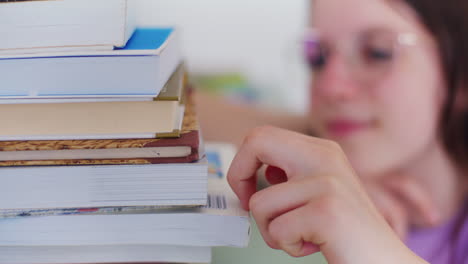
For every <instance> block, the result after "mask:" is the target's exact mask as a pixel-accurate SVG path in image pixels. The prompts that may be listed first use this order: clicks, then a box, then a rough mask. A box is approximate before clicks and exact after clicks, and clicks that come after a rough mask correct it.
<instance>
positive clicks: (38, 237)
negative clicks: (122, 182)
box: [0, 144, 250, 247]
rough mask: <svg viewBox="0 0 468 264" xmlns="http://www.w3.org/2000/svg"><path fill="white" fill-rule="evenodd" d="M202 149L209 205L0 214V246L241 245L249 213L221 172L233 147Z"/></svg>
mask: <svg viewBox="0 0 468 264" xmlns="http://www.w3.org/2000/svg"><path fill="white" fill-rule="evenodd" d="M206 152H207V153H212V154H210V155H208V157H209V158H210V157H211V158H210V163H211V165H210V167H214V168H213V169H211V170H210V173H209V175H208V198H207V204H206V206H204V207H202V208H167V209H161V208H159V209H158V208H154V207H115V208H114V210H113V211H110V212H109V211H108V210H109V208H108V209H107V210H104V211H100V210H97V211H92V212H86V211H84V212H78V213H76V214H71V215H70V214H60V213H58V214H57V213H56V214H54V215H43V216H28V215H19V216H16V217H7V218H2V219H0V233H1V234H2V236H0V246H80V245H97V246H99V245H121V244H138V245H178V246H202V247H214V246H233V247H245V246H247V244H248V241H249V233H250V218H249V213H248V212H247V211H245V210H244V209H242V207H241V205H240V201H239V200H238V198H237V197H236V195H235V194H234V193H233V191H232V190H231V189H230V187H229V184H228V182H227V179H226V177H225V175H226V172H227V169H228V167H229V165H230V162H231V160H232V158H233V157H234V154H235V149H234V148H233V147H232V146H230V145H220V144H216V145H212V144H207V145H206ZM213 157H216V158H213ZM219 168H221V169H219ZM0 186H4V185H0ZM24 190H29V189H24ZM0 194H1V192H0ZM205 198H206V197H205ZM1 200H2V199H0V201H1Z"/></svg>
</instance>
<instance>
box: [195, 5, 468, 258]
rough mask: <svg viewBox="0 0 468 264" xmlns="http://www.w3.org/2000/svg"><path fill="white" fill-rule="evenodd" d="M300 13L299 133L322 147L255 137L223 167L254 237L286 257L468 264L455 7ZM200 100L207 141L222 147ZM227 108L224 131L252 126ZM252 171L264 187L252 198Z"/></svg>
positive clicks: (467, 56)
mask: <svg viewBox="0 0 468 264" xmlns="http://www.w3.org/2000/svg"><path fill="white" fill-rule="evenodd" d="M312 10H313V11H312V12H313V14H312V21H311V25H312V27H313V29H311V30H310V31H309V32H308V33H307V36H306V38H305V43H304V46H305V51H306V52H305V53H306V57H307V60H308V62H309V65H310V67H311V71H312V72H313V73H314V76H313V82H312V87H313V89H312V90H311V91H312V97H311V98H312V103H311V111H310V115H309V118H308V120H309V122H308V127H309V128H312V129H313V131H314V132H316V133H317V135H318V136H320V138H321V139H319V138H315V137H310V136H306V135H304V134H302V133H297V132H292V131H289V130H283V129H280V128H275V127H269V126H263V127H259V128H256V129H254V130H253V131H252V132H251V133H250V134H249V135H248V136H247V137H246V138H245V140H244V141H243V144H242V145H241V147H240V148H239V153H238V155H237V156H236V158H235V159H234V161H233V162H232V165H231V168H230V171H229V174H228V179H229V181H230V184H231V186H232V188H233V190H234V191H235V192H236V194H237V195H238V197H239V198H240V200H241V202H242V204H243V206H244V207H245V208H246V209H249V210H250V211H251V212H252V215H253V216H254V218H255V220H256V221H257V224H258V226H259V229H260V232H261V233H262V236H263V237H264V239H265V241H266V242H267V243H268V244H269V245H270V246H271V247H272V248H276V249H282V250H284V251H286V252H287V253H289V254H290V255H292V256H305V255H308V254H311V253H314V252H317V251H319V250H320V251H322V253H323V254H324V256H325V258H326V259H327V261H328V262H329V263H331V264H335V263H336V264H337V263H358V264H366V263H426V262H425V261H428V262H430V263H433V264H437V263H459V264H466V263H468V206H467V203H466V200H467V178H468V176H467V174H468V171H467V169H468V168H467V164H468V102H466V99H467V98H468V97H467V91H468V49H467V47H468V19H467V14H468V2H467V1H465V0H445V1H433V0H314V1H313V9H312ZM200 105H201V106H202V108H201V109H200V115H201V119H202V125H203V129H204V130H205V132H206V134H207V136H208V139H218V140H219V139H223V138H219V137H211V135H215V133H216V134H217V135H220V133H219V132H220V131H219V130H217V129H216V128H219V125H220V124H219V123H217V124H216V125H215V126H211V125H210V124H206V120H208V119H211V117H209V115H212V114H213V111H212V108H211V109H210V110H209V111H210V114H209V115H207V114H206V113H207V112H208V111H205V110H204V109H203V107H204V103H200ZM231 110H232V111H231V114H230V117H232V119H230V123H231V128H232V129H229V128H227V130H230V132H231V133H230V134H231V135H232V134H242V133H243V131H244V130H245V129H246V127H248V126H250V125H253V124H257V123H258V122H256V121H254V122H251V123H248V122H244V123H243V125H241V124H242V123H240V122H238V123H236V122H234V121H235V120H234V119H235V118H236V117H235V115H234V114H235V112H233V111H234V110H233V109H231ZM236 111H246V112H244V113H243V114H242V116H239V117H238V118H239V120H240V118H245V117H246V116H254V115H250V114H248V113H247V112H248V111H247V110H236ZM257 117H258V120H260V119H262V120H265V119H268V120H267V121H266V122H268V123H273V124H275V125H278V126H284V127H287V128H294V129H296V130H299V131H301V132H304V131H305V130H306V128H305V127H304V126H301V125H300V124H305V122H302V123H301V122H300V121H299V119H294V120H296V121H293V119H287V118H284V117H281V118H280V119H275V118H274V117H272V116H265V115H260V116H257ZM218 120H219V119H218ZM285 120H290V121H285ZM233 124H234V125H233ZM215 127H216V128H215ZM236 129H237V130H236ZM212 131H213V132H212ZM221 135H222V134H221ZM228 135H229V134H228ZM262 165H267V170H266V176H267V179H268V180H269V182H270V183H271V184H272V186H270V187H268V188H266V189H264V190H261V191H257V190H256V185H255V183H256V179H255V175H256V172H257V170H258V169H259V168H260V167H261V166H262ZM391 227H392V228H391Z"/></svg>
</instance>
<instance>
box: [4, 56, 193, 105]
mask: <svg viewBox="0 0 468 264" xmlns="http://www.w3.org/2000/svg"><path fill="white" fill-rule="evenodd" d="M185 85H186V70H185V66H184V64H183V63H182V64H180V65H179V66H178V67H177V69H176V71H175V72H174V73H173V74H172V75H171V77H170V78H169V80H168V81H167V83H166V84H165V85H164V87H163V88H162V89H161V91H160V92H159V94H158V96H156V97H148V96H146V97H79V98H76V97H59V98H57V97H55V98H47V97H41V98H21V99H14V98H0V104H52V103H91V102H143V101H182V96H183V91H184V87H185Z"/></svg>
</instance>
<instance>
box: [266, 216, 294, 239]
mask: <svg viewBox="0 0 468 264" xmlns="http://www.w3.org/2000/svg"><path fill="white" fill-rule="evenodd" d="M284 219H286V218H284V217H283V218H276V219H275V220H273V221H272V222H271V223H270V225H269V226H268V232H269V233H270V236H271V238H272V239H273V240H274V241H275V242H276V243H278V244H279V245H282V244H284V241H285V240H286V239H287V235H288V233H289V232H288V229H287V227H288V223H287V221H285V220H284Z"/></svg>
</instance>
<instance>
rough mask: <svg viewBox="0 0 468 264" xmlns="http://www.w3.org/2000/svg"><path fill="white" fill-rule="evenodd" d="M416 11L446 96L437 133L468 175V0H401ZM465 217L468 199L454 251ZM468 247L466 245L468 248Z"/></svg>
mask: <svg viewBox="0 0 468 264" xmlns="http://www.w3.org/2000/svg"><path fill="white" fill-rule="evenodd" d="M403 2H405V3H407V4H408V5H409V6H410V7H412V8H413V9H414V10H415V11H416V13H417V14H418V15H419V17H420V20H421V21H422V23H423V24H424V25H425V26H426V28H427V30H428V31H429V32H430V33H432V35H433V37H434V39H435V40H436V42H437V44H438V49H439V55H440V59H441V64H442V69H443V74H444V77H445V84H446V87H447V99H446V102H445V105H444V106H443V108H442V112H441V117H440V125H439V127H440V130H439V133H440V136H441V138H442V140H443V143H444V145H445V149H446V151H447V153H448V155H449V156H450V157H451V158H452V160H453V162H454V163H455V165H456V166H457V167H458V168H459V169H460V170H461V171H462V172H463V174H464V175H465V179H466V175H468V1H467V0H403ZM467 218H468V202H467V203H466V204H465V206H464V207H463V210H462V212H461V213H460V215H459V217H458V219H456V225H455V228H454V229H453V239H452V245H453V251H452V252H453V255H452V263H455V261H456V259H457V258H458V257H459V256H456V254H457V252H456V244H457V243H458V240H459V239H460V230H462V229H463V226H464V224H465V222H466V219H467ZM467 250H468V249H467Z"/></svg>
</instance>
